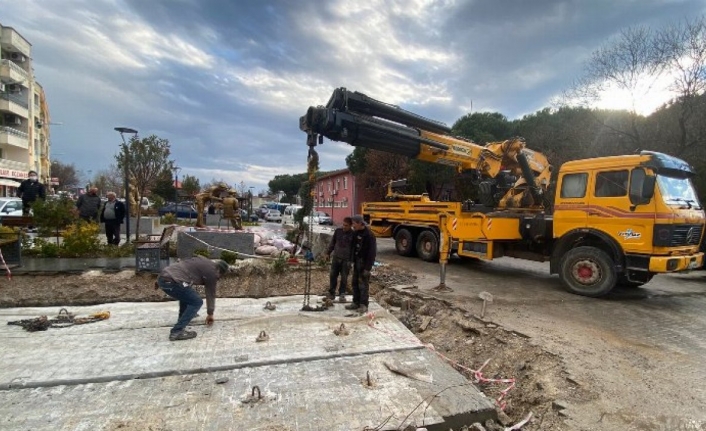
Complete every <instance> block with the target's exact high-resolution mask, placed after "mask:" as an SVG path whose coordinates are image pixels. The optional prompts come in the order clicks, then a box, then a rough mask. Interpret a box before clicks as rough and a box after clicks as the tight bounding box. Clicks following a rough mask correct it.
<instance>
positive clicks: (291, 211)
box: [282, 205, 302, 225]
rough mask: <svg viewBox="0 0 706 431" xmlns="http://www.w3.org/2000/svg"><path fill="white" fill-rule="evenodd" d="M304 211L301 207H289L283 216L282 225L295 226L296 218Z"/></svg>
mask: <svg viewBox="0 0 706 431" xmlns="http://www.w3.org/2000/svg"><path fill="white" fill-rule="evenodd" d="M300 209H302V206H301V205H289V206H288V207H287V208H285V209H284V213H283V214H282V224H289V225H294V216H295V215H296V213H297V211H299V210H300Z"/></svg>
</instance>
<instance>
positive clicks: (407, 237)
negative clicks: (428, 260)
mask: <svg viewBox="0 0 706 431" xmlns="http://www.w3.org/2000/svg"><path fill="white" fill-rule="evenodd" d="M395 248H396V249H397V254H399V255H400V256H412V255H413V254H414V237H413V236H412V232H410V231H409V230H407V229H404V228H403V229H400V230H398V231H397V233H396V234H395Z"/></svg>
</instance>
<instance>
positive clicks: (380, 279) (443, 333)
mask: <svg viewBox="0 0 706 431" xmlns="http://www.w3.org/2000/svg"><path fill="white" fill-rule="evenodd" d="M304 277H305V273H304V271H303V268H301V267H287V268H285V269H284V271H283V272H279V273H275V272H273V270H272V268H271V267H270V266H268V265H264V264H254V265H253V264H240V265H238V266H237V267H236V268H235V269H234V271H233V272H232V273H231V274H228V275H226V276H224V277H223V278H222V279H221V281H220V282H219V285H218V297H268V296H280V295H294V294H297V295H300V294H302V293H304ZM155 280H156V276H154V275H148V274H144V275H142V274H137V275H136V274H135V273H134V272H133V271H122V272H117V273H103V272H101V271H89V272H86V273H84V274H81V275H52V276H47V275H37V276H30V275H24V276H16V277H13V278H12V280H11V281H7V280H3V281H2V282H1V283H2V284H0V308H7V307H29V306H63V307H69V306H72V305H92V304H102V303H110V302H143V301H167V300H169V298H168V297H167V296H166V295H165V294H164V293H163V292H162V291H161V290H155V289H154V286H153V285H154V281H155ZM311 280H312V282H311V286H312V288H311V293H312V295H319V294H321V293H323V292H325V291H326V290H327V286H328V270H327V269H325V268H320V267H315V268H314V269H313V271H312V278H311ZM414 281H415V277H414V275H411V274H408V273H402V272H400V271H398V270H395V269H394V268H391V267H378V268H375V269H374V271H373V277H372V280H371V295H373V296H375V298H376V300H377V301H378V302H379V303H380V304H381V305H382V306H384V307H386V308H388V309H389V310H390V311H391V312H392V313H393V314H395V315H396V316H397V317H398V318H399V319H400V320H401V321H402V322H403V323H404V324H405V325H406V326H407V327H408V328H410V330H412V331H413V332H414V333H415V334H416V335H417V336H418V337H419V339H420V340H421V341H422V342H423V343H424V344H427V345H428V347H429V348H431V349H433V350H434V351H435V352H437V353H438V354H440V355H443V356H442V357H443V358H445V359H446V360H448V361H449V362H450V363H451V364H452V365H453V366H454V367H455V368H456V369H457V370H459V372H462V373H463V374H464V375H466V377H467V378H468V379H469V380H471V381H473V380H474V379H475V376H474V374H473V373H472V372H471V371H469V370H478V369H479V368H480V367H481V366H482V365H483V364H484V363H485V362H486V361H488V363H487V365H485V367H483V369H482V375H483V377H485V378H488V379H504V378H514V379H515V380H516V383H515V386H514V387H513V388H512V389H510V390H509V391H507V394H506V395H505V396H504V397H503V399H502V400H501V401H502V402H506V403H507V405H506V406H505V408H504V411H503V410H502V409H500V408H498V416H499V419H500V423H491V422H488V423H486V424H484V426H485V429H487V430H503V429H505V427H507V426H510V425H512V424H515V423H517V422H519V421H521V420H522V419H524V418H525V417H527V415H528V413H529V412H532V414H533V417H532V419H531V421H530V422H529V423H528V424H527V425H525V426H524V427H523V428H522V429H523V430H526V431H533V430H564V429H567V427H566V425H565V424H564V421H563V418H562V410H563V406H564V403H565V401H564V400H570V401H572V402H573V401H577V400H587V399H590V398H591V397H593V394H591V393H590V392H589V391H587V390H585V389H584V388H582V387H580V386H579V385H578V383H577V382H575V381H574V380H573V379H572V377H571V376H570V375H568V374H567V373H566V372H565V369H564V366H563V363H562V359H561V358H560V357H558V356H556V355H554V354H551V353H549V352H546V351H544V350H543V349H542V348H540V347H538V346H537V345H535V344H533V342H532V340H531V339H529V338H528V337H526V336H524V335H523V334H519V333H516V332H511V331H507V330H505V329H503V328H502V327H500V326H498V325H496V324H492V323H488V322H485V321H483V320H481V319H479V318H478V317H477V316H474V315H472V314H471V313H469V312H468V311H467V310H465V309H463V308H461V307H460V306H459V304H454V303H449V302H447V301H443V302H442V301H440V300H436V299H432V298H429V297H424V296H422V295H419V294H417V293H415V292H414V290H413V289H411V290H410V291H409V292H408V291H404V290H399V289H391V288H390V287H392V286H398V285H410V284H413V283H414ZM315 300H316V298H312V305H313V303H314V302H315ZM477 385H478V387H479V388H480V389H481V390H482V391H483V392H484V393H485V394H486V395H488V396H489V397H492V398H494V399H497V398H498V397H500V396H501V391H503V390H504V389H506V388H507V387H508V386H509V384H508V383H482V382H481V383H478V384H477ZM468 425H469V426H470V425H471V424H468ZM471 429H479V428H471Z"/></svg>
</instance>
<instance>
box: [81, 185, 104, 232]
mask: <svg viewBox="0 0 706 431" xmlns="http://www.w3.org/2000/svg"><path fill="white" fill-rule="evenodd" d="M100 207H101V197H100V196H98V188H97V187H91V188H90V189H88V191H87V192H86V193H84V194H82V195H81V196H79V198H78V201H77V202H76V208H77V209H78V216H79V218H81V220H83V221H87V222H93V223H97V222H98V209H99V208H100Z"/></svg>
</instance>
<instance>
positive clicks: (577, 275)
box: [559, 247, 618, 297]
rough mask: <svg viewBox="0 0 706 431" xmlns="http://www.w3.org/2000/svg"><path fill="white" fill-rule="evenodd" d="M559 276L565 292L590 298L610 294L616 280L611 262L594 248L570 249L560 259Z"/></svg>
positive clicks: (601, 251) (602, 252)
mask: <svg viewBox="0 0 706 431" xmlns="http://www.w3.org/2000/svg"><path fill="white" fill-rule="evenodd" d="M559 275H560V278H561V281H562V282H563V284H564V288H566V290H568V291H569V292H571V293H575V294H577V295H583V296H591V297H598V296H603V295H605V294H606V293H608V292H610V291H611V290H612V289H613V287H615V284H616V281H617V278H618V277H617V275H616V272H615V265H614V264H613V260H612V259H611V258H610V257H609V256H608V255H607V254H606V253H605V252H604V251H603V250H600V249H598V248H595V247H576V248H574V249H571V250H570V251H569V252H568V253H566V254H565V255H564V257H563V258H562V259H561V271H560V273H559Z"/></svg>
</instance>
